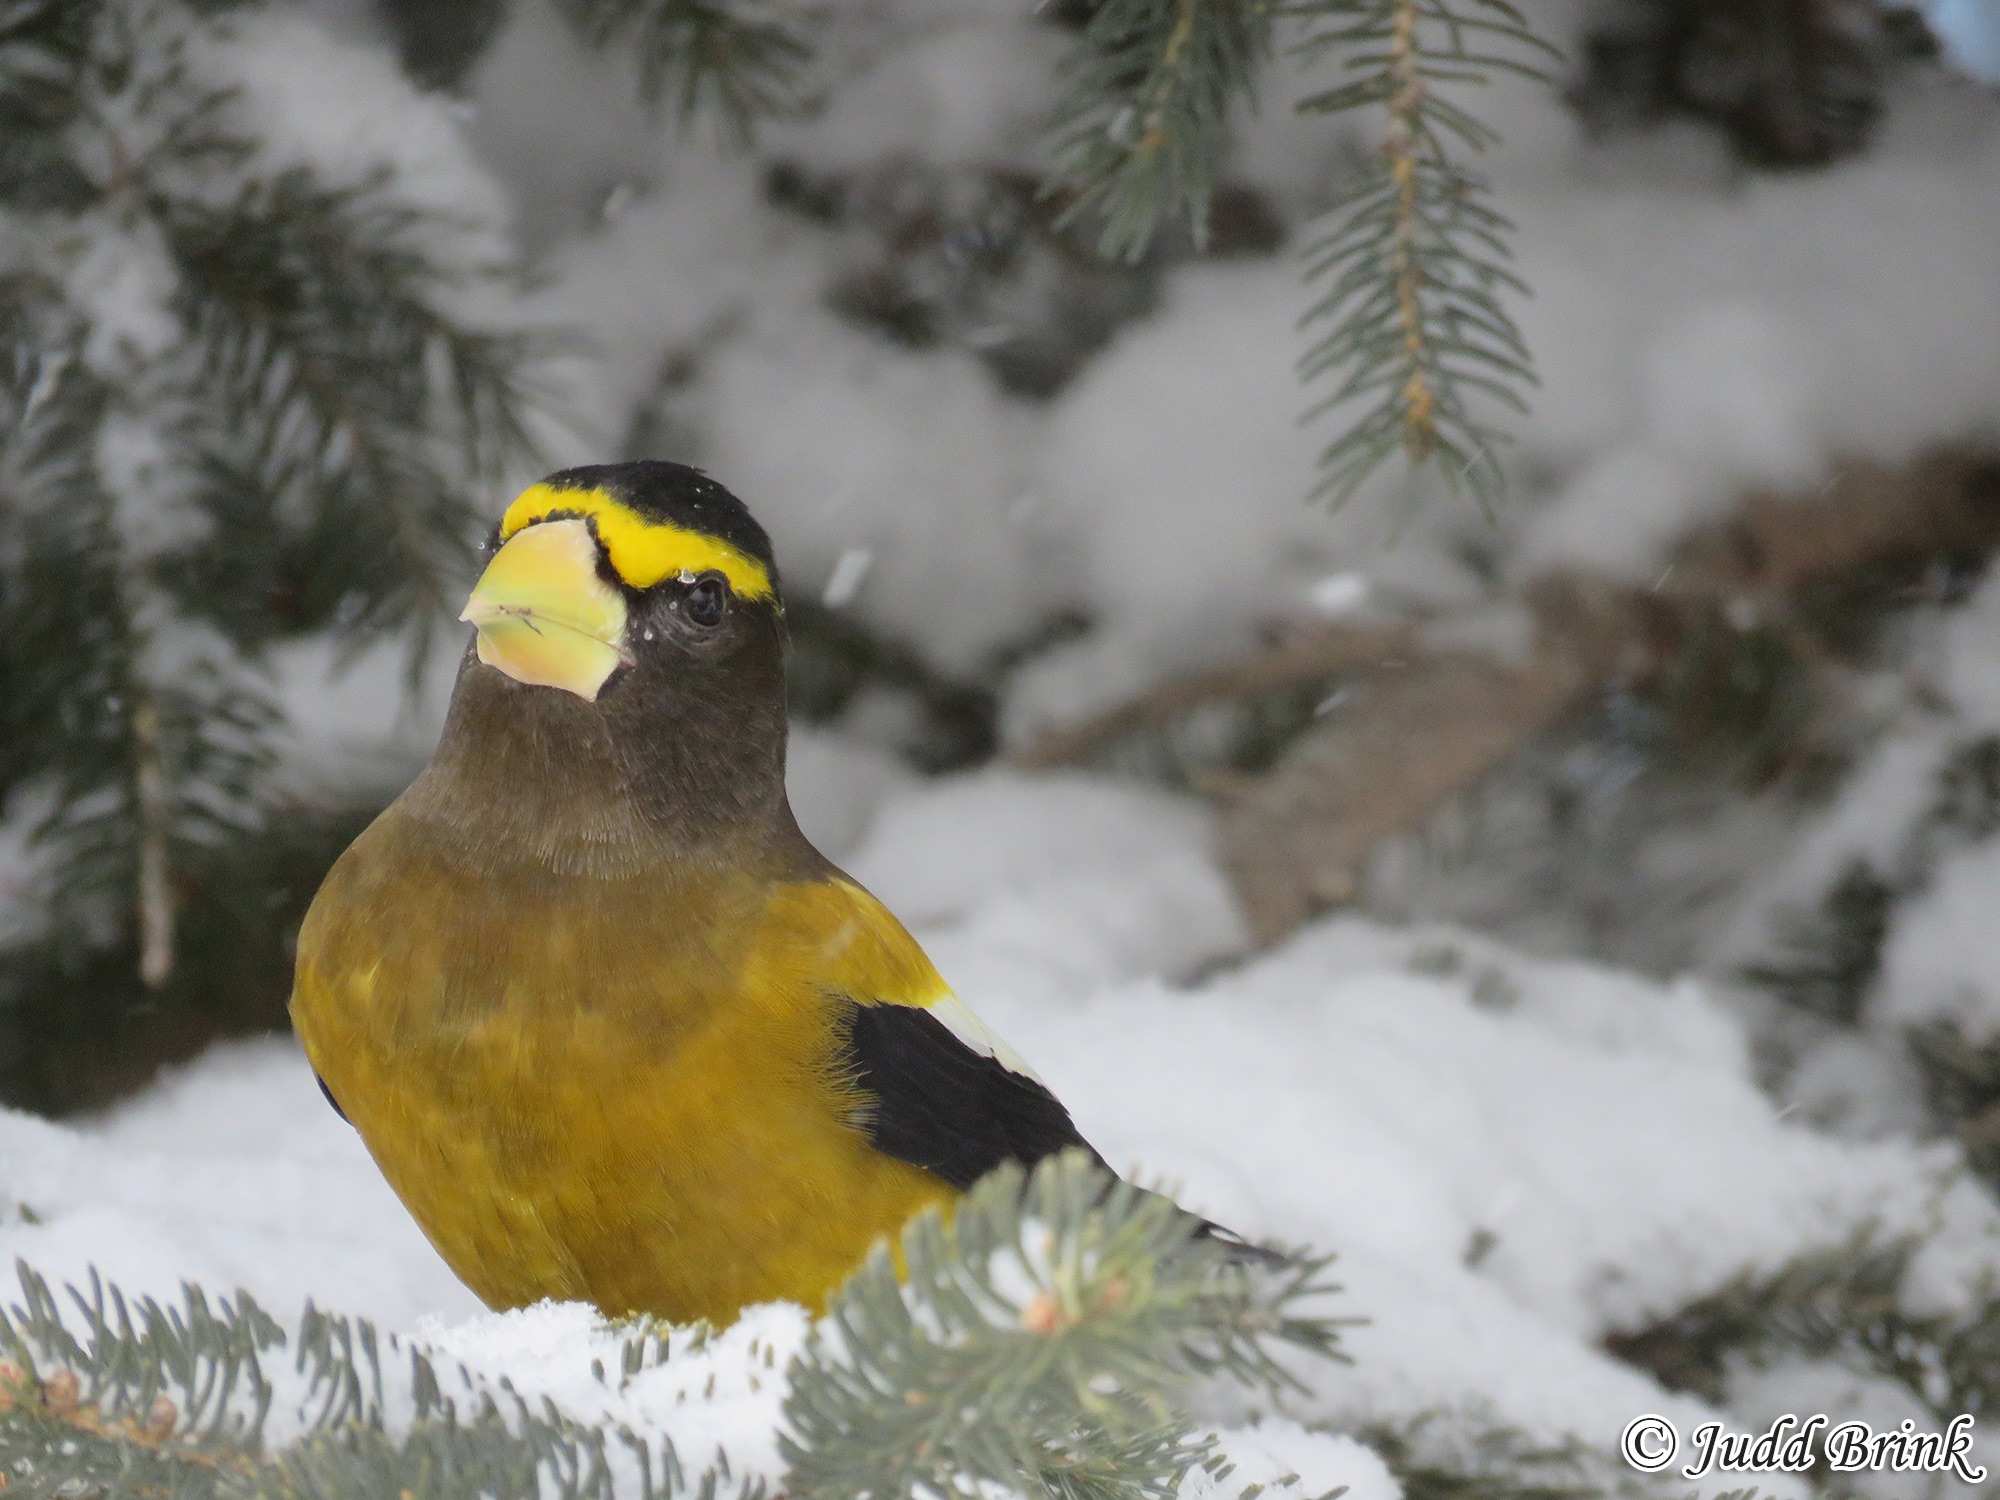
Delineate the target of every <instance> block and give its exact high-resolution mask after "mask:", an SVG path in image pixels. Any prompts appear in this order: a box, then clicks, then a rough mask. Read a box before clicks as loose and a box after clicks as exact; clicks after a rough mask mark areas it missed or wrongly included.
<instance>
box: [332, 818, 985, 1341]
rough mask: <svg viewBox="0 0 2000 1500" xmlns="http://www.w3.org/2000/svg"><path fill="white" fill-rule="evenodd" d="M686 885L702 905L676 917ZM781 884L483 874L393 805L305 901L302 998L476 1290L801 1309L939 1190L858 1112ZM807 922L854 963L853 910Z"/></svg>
mask: <svg viewBox="0 0 2000 1500" xmlns="http://www.w3.org/2000/svg"><path fill="white" fill-rule="evenodd" d="M695 902H698V903H699V906H700V909H701V910H702V911H703V913H704V919H703V920H702V921H701V922H693V921H687V920H676V919H675V912H676V910H677V909H685V908H686V907H687V905H688V904H689V903H695ZM676 903H679V904H680V905H679V907H678V908H677V906H676ZM787 906H789V908H791V912H790V916H789V917H788V918H786V919H783V920H779V921H776V922H773V921H772V920H771V918H770V916H769V913H770V911H771V910H772V909H773V903H772V901H771V899H770V896H769V894H768V892H765V891H762V890H760V889H759V888H757V887H755V886H754V885H753V884H745V885H743V886H742V887H741V888H735V887H732V888H730V889H728V890H723V891H720V892H718V891H716V890H702V891H695V890H692V889H689V890H678V891H663V890H662V887H661V884H660V882H659V881H658V880H657V879H647V880H625V881H620V880H591V879H587V878H581V877H577V876H573V875H572V876H566V877H562V878H560V879H557V878H553V877H548V878H543V877H538V876H535V875H532V874H527V873H522V872H514V873H512V874H509V875H505V876H496V875H495V874H493V873H492V872H490V871H473V870H469V869H467V868H465V867H464V866H463V865H462V864H459V863H458V862H456V861H452V860H447V859H440V858H435V857H432V856H431V855H430V854H429V853H426V852H425V851H424V849H423V848H422V847H421V841H417V846H416V847H412V841H411V838H410V831H409V830H408V829H401V830H399V829H398V827H397V825H396V822H395V815H394V814H393V813H391V814H389V815H385V818H384V819H383V821H382V822H381V823H378V824H377V825H376V828H375V829H372V830H370V833H369V834H367V835H364V837H363V839H362V840H361V841H359V842H358V843H357V844H356V846H355V849H354V850H352V851H350V853H349V854H348V855H347V856H346V857H344V858H343V860H342V861H341V863H340V865H339V866H336V869H335V871H334V873H333V875H331V876H329V878H328V881H327V884H326V886H325V887H324V888H323V889H322V891H321V893H320V896H319V898H318V899H317V900H316V901H315V903H314V907H313V910H312V912H311V914H310V915H309V916H308V918H307V922H306V927H305V930H304V932H303V933H302V934H301V938H300V952H299V968H298V982H297V986H296V989H295V992H294V996H293V1018H294V1022H295V1024H296V1026H297V1028H298V1031H299V1035H300V1037H301V1039H302V1040H303V1041H304V1044H305V1047H306V1051H307V1054H308V1056H309V1057H310V1058H311V1060H312V1063H313V1066H314V1067H315V1069H316V1070H317V1071H318V1072H319V1074H320V1076H321V1077H322V1078H323V1079H325V1080H326V1083H327V1085H328V1087H329V1088H330V1089H331V1090H332V1091H333V1093H334V1096H335V1097H336V1098H337V1099H338V1100H339V1101H340V1104H341V1106H342V1108H343V1109H344V1110H345V1112H346V1113H347V1115H348V1118H349V1119H350V1120H351V1121H352V1122H353V1124H354V1126H355V1128H356V1129H357V1130H358V1131H359V1132H360V1133H361V1136H362V1139H363V1140H364V1141H365V1142H366V1143H367V1145H368V1148H369V1150H370V1151H371V1152H372V1153H373V1154H374V1157H375V1159H376V1161H377V1162H378V1163H379V1164H380V1166H381V1168H382V1172H383V1175H384V1176H385V1177H386V1178H387V1179H388V1181H389V1183H390V1185H391V1186H392V1187H393V1188H394V1189H395V1190H396V1192H397V1193H398V1194H399V1195H400V1196H401V1198H402V1200H403V1202H404V1203H405V1204H406V1205H407V1206H408V1207H409V1210H410V1212H411V1213H412V1215H414V1216H415V1218H416V1220H417V1222H418V1223H419V1224H421V1225H422V1226H423V1229H424V1231H425V1233H426V1234H428V1235H429V1237H430V1239H431V1242H432V1243H433V1244H434V1245H436V1247H437V1248H438V1251H439V1253H440V1254H442V1255H443V1257H444V1258H445V1260H446V1261H447V1262H448V1263H449V1264H450V1265H451V1267H452V1269H453V1270H454V1271H455V1272H457V1274H458V1275H459V1276H460V1277H461V1278H462V1279H463V1280H464V1281H465V1282H466V1284H467V1285H468V1286H470V1287H471V1288H472V1289H473V1290H474V1291H475V1292H476V1293H477V1294H478V1295H479V1296H480V1297H481V1298H482V1299H483V1300H484V1301H485V1302H487V1303H488V1304H489V1305H491V1306H494V1307H513V1306H520V1305H523V1304H526V1303H529V1302H534V1301H537V1300H539V1299H541V1298H544V1297H555V1298H564V1299H572V1298H582V1299H586V1300H588V1301H591V1302H594V1303H596V1304H597V1305H598V1306H599V1307H601V1308H603V1309H604V1310H605V1311H606V1312H609V1313H614V1314H615V1313H626V1312H650V1313H654V1314H657V1315H659V1316H662V1317H666V1318H670V1319H673V1320H676V1321H685V1320H689V1319H693V1318H697V1317H707V1318H711V1319H715V1320H718V1321H726V1320H728V1319H730V1318H732V1317H733V1316H734V1315H735V1313H736V1312H737V1310H738V1309H739V1308H741V1307H743V1306H745V1305H747V1304H750V1303H753V1302H760V1301H768V1300H771V1299H775V1298H789V1299H793V1300H796V1301H800V1302H804V1303H806V1304H807V1305H809V1306H814V1307H817V1306H819V1305H821V1304H822V1303H823V1302H824V1299H825V1297H826V1295H827V1294H828V1293H829V1292H830V1291H831V1290H833V1289H834V1288H835V1287H836V1286H838V1285H839V1283H840V1282H841V1280H842V1279H843V1278H844V1277H845V1276H846V1275H847V1274H848V1273H849V1272H850V1271H852V1270H853V1269H854V1267H855V1266H856V1265H857V1264H858V1263H859V1261H860V1260H861V1258H862V1257H863V1256H864V1255H865V1254H866V1252H867V1250H868V1248H869V1246H870V1245H871V1244H872V1243H873V1242H874V1241H875V1240H876V1239H877V1238H878V1237H881V1236H884V1235H893V1234H894V1233H895V1232H896V1230H897V1229H898V1228H900V1226H901V1225H902V1224H903V1222H904V1221H905V1220H906V1219H908V1218H909V1216H910V1215H911V1214H912V1213H914V1212H915V1211H916V1210H918V1209H919V1208H922V1207H923V1206H925V1205H926V1204H931V1203H938V1204H944V1203H947V1202H949V1201H950V1200H951V1199H952V1198H953V1197H954V1196H955V1194H954V1193H953V1191H952V1189H951V1188H950V1187H949V1186H948V1185H947V1184H945V1183H944V1182H943V1181H941V1180H940V1179H938V1178H936V1177H933V1176H932V1175H930V1174H929V1173H927V1172H924V1171H922V1170H920V1169H918V1168H915V1167H912V1166H909V1165H907V1164H905V1163H903V1162H900V1161H897V1160H895V1159H893V1158H890V1157H887V1156H884V1155H882V1154H881V1153H879V1152H877V1151H875V1150H874V1149H873V1147H872V1146H870V1145H869V1143H868V1140H867V1137H866V1135H865V1133H864V1132H863V1131H862V1130H861V1129H860V1128H858V1126H857V1125H856V1123H855V1121H854V1118H853V1110H854V1108H855V1106H856V1104H857V1103H858V1102H859V1101H858V1100H857V1099H856V1098H855V1096H854V1095H853V1093H852V1091H851V1087H850V1086H849V1085H848V1084H847V1082H846V1080H845V1079H843V1078H842V1077H841V1076H840V1074H839V1071H838V1065H837V1063H836V1062H835V1061H834V1055H835V1050H836V1047H835V1043H836V1039H835V1038H834V1036H833V1035H832V1026H833V1015H832V1012H831V1009H830V1008H829V1006H828V1005H827V1004H826V1002H825V1000H824V999H823V998H822V996H823V980H824V979H825V977H826V976H823V975H818V976H816V975H815V972H814V971H815V969H816V967H818V966H819V965H818V961H817V960H818V958H819V957H820V956H821V952H820V949H816V948H815V946H814V942H807V943H804V944H801V943H800V942H799V941H798V938H799V934H800V932H801V931H802V924H801V923H800V921H799V920H798V915H797V912H798V908H799V901H798V900H797V899H793V900H790V901H789V902H787V901H780V902H778V903H777V907H779V908H784V907H787ZM811 925H812V924H811V923H809V922H808V923H805V924H803V927H804V928H810V927H811ZM849 925H851V924H849ZM695 934H706V936H705V937H703V938H701V939H700V940H695V938H694V937H693V936H691V935H695ZM815 941H816V942H819V943H820V945H821V948H823V951H824V954H825V955H826V956H828V957H829V958H830V959H834V960H840V961H841V963H842V966H851V964H852V962H853V961H854V952H853V950H854V948H855V944H854V942H853V935H852V934H851V933H849V932H845V931H834V932H832V933H828V934H822V935H821V937H820V939H816V940H815ZM904 941H907V938H905V939H904ZM774 942H775V943H777V944H778V945H779V947H780V948H781V949H782V950H783V951H782V952H781V953H779V954H778V956H777V957H776V958H775V959H774V957H773V951H772V944H773V943H774ZM863 946H864V947H865V945H863ZM746 951H755V953H756V954H757V957H756V958H755V959H754V960H753V959H751V958H749V957H747V956H746Z"/></svg>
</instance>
